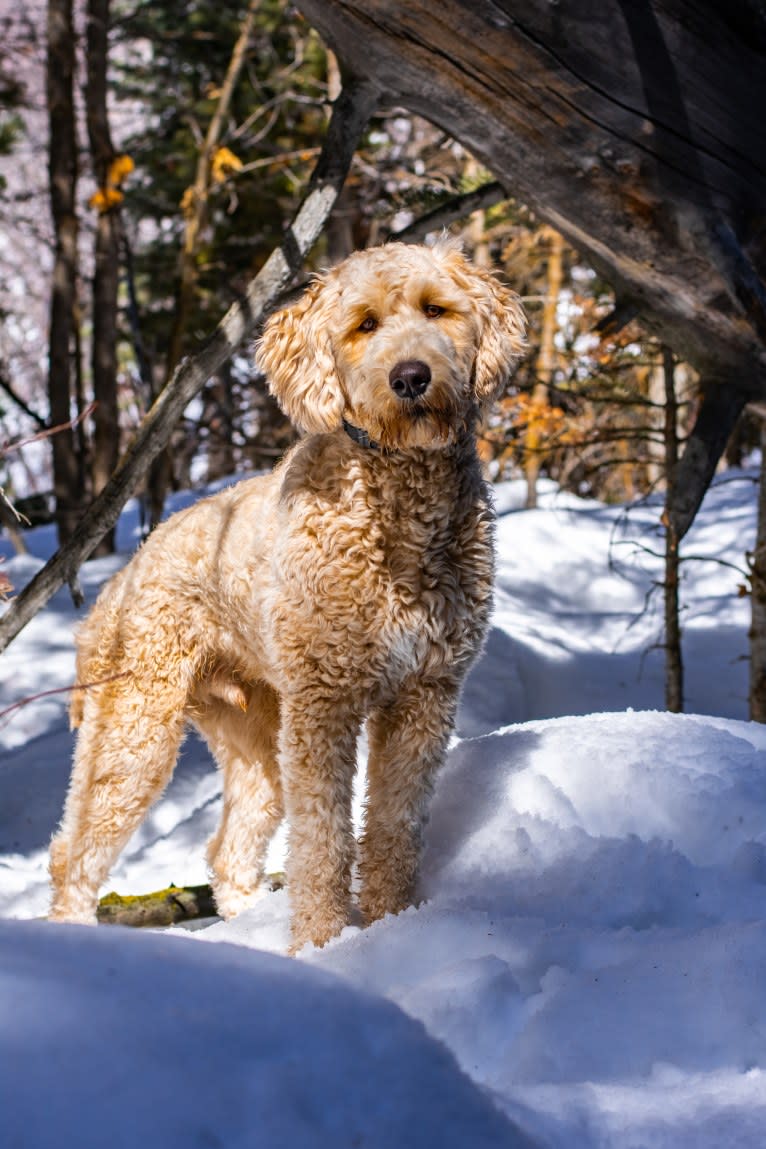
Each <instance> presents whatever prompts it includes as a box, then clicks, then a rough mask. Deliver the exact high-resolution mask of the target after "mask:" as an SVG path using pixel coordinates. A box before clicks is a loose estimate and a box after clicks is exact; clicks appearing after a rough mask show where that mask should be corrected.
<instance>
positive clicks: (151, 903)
mask: <svg viewBox="0 0 766 1149" xmlns="http://www.w3.org/2000/svg"><path fill="white" fill-rule="evenodd" d="M267 882H268V887H269V889H270V890H279V889H281V888H282V886H283V885H284V884H285V880H284V874H281V873H277V874H269V875H268V878H267ZM216 913H217V911H216V908H215V899H214V897H213V891H212V889H211V887H210V886H206V885H205V886H174V885H171V886H168V887H167V889H164V890H155V891H154V892H153V893H150V894H118V893H115V892H114V891H112V892H111V893H109V894H105V895H104V897H103V898H101V900H100V902H99V903H98V921H99V924H100V925H110V926H135V927H142V926H152V927H155V928H156V927H158V926H172V925H176V924H177V923H178V922H188V921H191V920H192V919H193V918H213V917H215V916H216Z"/></svg>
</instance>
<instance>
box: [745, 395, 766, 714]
mask: <svg viewBox="0 0 766 1149" xmlns="http://www.w3.org/2000/svg"><path fill="white" fill-rule="evenodd" d="M761 459H762V460H766V413H764V414H763V415H761ZM748 559H749V562H750V588H751V600H750V601H751V618H750V719H751V721H752V722H766V465H765V464H764V462H762V463H761V479H760V484H759V487H758V528H757V531H756V538H755V549H754V551H753V553H752V554H751V555H749V556H748Z"/></svg>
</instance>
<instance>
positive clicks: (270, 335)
mask: <svg viewBox="0 0 766 1149" xmlns="http://www.w3.org/2000/svg"><path fill="white" fill-rule="evenodd" d="M331 295H332V291H331V289H330V288H328V286H327V284H326V281H325V280H324V279H321V278H320V279H316V280H314V282H313V283H311V284H310V286H309V287H308V288H307V289H306V291H305V292H304V293H303V295H302V296H301V298H300V299H299V300H298V302H297V303H295V304H294V305H293V306H292V307H286V308H285V309H284V310H283V311H277V312H276V313H275V314H274V315H272V316H271V318H270V319H269V321H268V322H267V324H266V326H265V327H264V329H263V334H262V335H261V338H260V339H259V340H258V342H257V344H256V349H255V360H256V364H257V366H258V367H259V368H260V369H261V371H263V372H264V374H265V375H266V376H267V378H268V381H269V389H270V391H271V393H272V395H273V396H274V397H275V399H276V400H277V402H278V403H279V405H280V407H281V408H282V410H283V411H284V413H285V414H286V415H287V417H288V418H289V419H290V420H291V421H292V422H293V423H295V424H296V425H297V426H298V427H301V428H303V430H304V431H311V432H321V431H332V430H334V429H335V428H336V427H338V426H340V422H341V419H342V417H343V407H344V399H343V392H342V389H341V385H340V378H339V377H338V369H337V367H336V364H335V356H334V355H333V350H332V345H331V343H330V338H329V335H328V331H327V321H328V318H329V313H330V309H331V302H332V301H331Z"/></svg>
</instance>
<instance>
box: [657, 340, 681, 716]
mask: <svg viewBox="0 0 766 1149" xmlns="http://www.w3.org/2000/svg"><path fill="white" fill-rule="evenodd" d="M662 368H663V373H664V376H665V476H666V484H667V492H666V501H665V513H664V515H663V522H664V524H665V585H664V590H665V707H666V709H667V710H669V711H670V712H671V713H672V714H680V713H681V712H682V711H683V708H684V665H683V658H682V653H681V623H680V619H679V613H678V611H679V572H680V558H679V553H678V544H679V537H678V532H677V531H676V528H675V525H674V523H673V520H672V518H671V516H670V514H669V507H670V506H671V503H672V499H673V490H674V484H675V482H676V477H677V472H678V401H677V398H676V384H675V363H674V359H673V352H672V351H671V350H670V349H669V348H667V347H663V349H662Z"/></svg>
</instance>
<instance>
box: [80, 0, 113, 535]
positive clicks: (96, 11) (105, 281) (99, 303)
mask: <svg viewBox="0 0 766 1149" xmlns="http://www.w3.org/2000/svg"><path fill="white" fill-rule="evenodd" d="M109 2H110V0H88V31H87V84H86V89H85V110H86V118H87V124H88V140H89V143H90V152H91V162H92V164H93V171H94V174H95V177H96V184H97V186H98V187H99V188H102V189H105V188H106V186H107V179H108V173H109V167H110V164H111V163H112V161H113V160H114V158H115V152H114V147H113V145H112V137H111V132H110V129H109V112H108V108H107V98H106V92H107V62H108V50H109V49H108V32H109ZM119 251H120V236H119V209H118V207H117V205H116V204H114V205H112V206H110V205H109V204H108V203H105V205H104V207H103V210H99V213H98V219H97V223H96V243H95V268H94V273H93V344H92V372H93V398H94V399H95V400H96V404H97V406H96V409H95V411H94V417H93V455H92V461H91V477H92V486H93V494H94V495H97V494H99V492H100V491H102V490H103V489H104V487H105V486H106V484H107V481H108V479H109V476H110V475H111V474H112V472H113V471H114V469H115V467H116V466H117V460H118V458H119V448H120V428H119V419H118V409H117V293H118V288H119V276H120V259H119ZM113 550H114V530H110V531H107V533H106V535H105V536H104V538H103V539H102V540H101V542H100V543H99V545H98V547H97V548H96V554H111V553H112V551H113Z"/></svg>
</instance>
